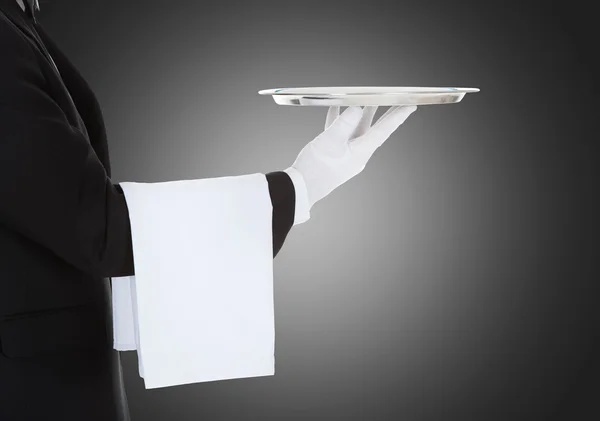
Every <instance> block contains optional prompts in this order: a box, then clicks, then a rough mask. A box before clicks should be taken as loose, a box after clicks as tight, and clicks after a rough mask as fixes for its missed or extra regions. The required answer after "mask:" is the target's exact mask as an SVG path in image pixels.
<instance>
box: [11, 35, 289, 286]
mask: <svg viewBox="0 0 600 421" xmlns="http://www.w3.org/2000/svg"><path fill="white" fill-rule="evenodd" d="M0 57H2V66H0V128H1V131H2V135H1V137H0V198H1V201H0V223H2V224H4V225H6V226H7V227H10V228H11V229H14V230H15V231H17V232H19V233H21V234H23V235H24V236H26V237H28V238H29V239H31V240H33V241H35V242H36V243H38V244H40V245H42V246H44V247H46V248H47V249H49V250H51V251H52V252H53V253H54V254H56V255H57V256H59V257H61V258H62V259H64V260H65V261H67V262H69V263H70V264H72V265H73V266H75V267H77V268H78V269H80V270H82V271H84V272H87V273H90V274H92V275H94V276H96V277H117V276H128V275H133V274H134V270H133V269H134V268H133V258H132V246H131V245H132V242H131V228H130V224H129V214H128V210H127V203H126V201H125V196H124V195H123V192H122V190H121V188H120V186H119V185H118V184H113V183H112V181H111V180H110V178H109V177H108V176H107V174H106V171H105V169H104V167H103V165H102V164H101V162H100V161H99V159H98V157H97V156H96V154H95V152H94V149H93V148H92V146H91V145H90V143H89V140H88V139H87V137H86V136H85V135H84V134H83V133H81V132H80V131H79V130H78V129H77V128H75V127H73V126H71V125H70V124H69V122H68V120H67V118H66V116H65V115H64V113H63V112H62V110H61V108H60V107H59V106H58V105H57V104H56V103H55V102H54V100H53V99H52V97H50V96H49V95H48V94H47V93H46V91H45V90H44V85H45V80H44V76H43V74H42V73H41V70H40V69H39V67H38V65H37V62H36V60H37V59H36V56H35V53H34V51H33V50H32V49H31V47H30V46H29V45H28V44H27V42H26V41H25V40H24V39H22V38H21V37H20V36H19V35H18V34H17V33H15V32H14V31H13V30H12V29H11V28H9V27H8V26H7V25H0ZM267 180H269V191H270V193H271V197H272V200H274V202H273V208H274V212H273V227H274V231H273V236H274V241H273V246H274V255H276V254H277V252H278V251H279V249H280V248H281V246H282V244H283V241H284V239H285V236H286V235H287V232H288V231H289V228H291V226H292V224H291V222H290V221H291V220H293V213H290V210H293V209H294V206H293V201H294V198H293V196H294V194H293V188H292V189H291V188H290V187H291V183H290V181H289V179H287V180H286V178H284V174H282V173H280V172H276V173H270V174H268V175H267Z"/></svg>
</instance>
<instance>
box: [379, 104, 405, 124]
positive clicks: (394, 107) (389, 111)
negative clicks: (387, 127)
mask: <svg viewBox="0 0 600 421" xmlns="http://www.w3.org/2000/svg"><path fill="white" fill-rule="evenodd" d="M398 108H400V107H399V106H398V105H394V106H391V107H390V108H388V109H387V111H386V112H385V113H383V114H382V115H381V117H379V119H378V120H377V122H376V123H375V124H374V125H373V126H375V125H377V124H379V123H380V122H381V121H383V120H385V118H386V117H387V116H389V115H390V113H392V112H394V110H397V109H398Z"/></svg>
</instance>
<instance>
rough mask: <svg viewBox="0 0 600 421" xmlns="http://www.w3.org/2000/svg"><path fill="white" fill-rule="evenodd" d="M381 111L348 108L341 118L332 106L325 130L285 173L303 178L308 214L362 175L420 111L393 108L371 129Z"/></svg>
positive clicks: (307, 146)
mask: <svg viewBox="0 0 600 421" xmlns="http://www.w3.org/2000/svg"><path fill="white" fill-rule="evenodd" d="M377 108H378V107H377V106H367V107H364V110H363V109H362V108H360V107H348V108H347V109H346V110H345V111H344V112H343V113H342V114H341V115H339V113H340V107H338V106H335V107H330V108H329V110H328V112H327V118H326V121H325V131H324V132H322V133H321V134H320V135H318V136H317V137H316V138H315V139H314V140H312V141H311V142H310V143H308V144H307V145H306V146H305V147H304V148H303V149H302V150H301V151H300V154H299V155H298V157H297V158H296V161H295V162H294V163H293V164H292V166H291V167H290V168H288V169H286V170H285V171H286V172H287V173H288V174H289V175H290V176H292V175H293V176H295V177H296V179H298V175H301V178H302V180H300V181H302V182H303V183H304V185H305V187H306V196H307V205H308V208H307V211H309V210H310V208H312V206H313V205H314V204H315V203H316V202H317V201H319V200H321V199H322V198H324V197H325V196H327V195H328V194H329V193H331V192H332V191H333V190H334V189H336V188H337V187H339V186H340V185H342V184H344V183H345V182H346V181H348V180H349V179H351V178H352V177H354V176H355V175H357V174H358V173H360V172H361V171H362V170H363V169H364V168H365V166H366V164H367V162H368V161H369V159H370V158H371V156H372V155H373V153H374V152H375V150H376V149H377V148H379V147H380V146H381V145H382V144H383V142H385V141H386V140H387V139H388V138H389V137H390V136H391V135H392V133H394V131H395V130H396V129H397V128H398V127H399V126H400V125H401V124H402V123H404V121H405V120H406V119H407V118H408V116H409V115H411V114H412V113H413V112H414V111H415V110H416V109H417V107H416V106H402V107H400V106H395V107H390V109H389V110H387V111H386V112H385V114H383V115H382V116H381V117H380V118H379V120H377V122H376V123H375V124H374V125H373V126H372V127H371V122H372V121H373V117H374V116H375V112H376V111H377ZM292 178H293V177H292ZM295 184H296V183H295ZM298 184H301V183H298ZM304 219H306V218H304Z"/></svg>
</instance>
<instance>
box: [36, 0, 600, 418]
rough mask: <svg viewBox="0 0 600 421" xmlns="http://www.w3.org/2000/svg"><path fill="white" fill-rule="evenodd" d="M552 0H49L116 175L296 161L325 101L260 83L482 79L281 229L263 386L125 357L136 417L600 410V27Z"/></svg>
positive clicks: (205, 173) (174, 174) (576, 8)
mask: <svg viewBox="0 0 600 421" xmlns="http://www.w3.org/2000/svg"><path fill="white" fill-rule="evenodd" d="M549 3H550V2H547V3H539V4H534V3H523V2H508V1H501V2H500V1H497V2H483V1H479V2H460V3H458V2H451V1H410V2H401V1H394V2H383V1H362V2H353V1H335V2H325V1H320V2H308V1H295V2H286V1H278V2H262V1H245V2H241V1H240V2H226V1H219V2H199V1H194V0H180V1H177V2H174V1H172V0H161V1H158V0H152V1H130V2H125V1H123V0H118V1H117V0H110V1H109V0H85V1H83V0H42V1H41V11H40V12H39V14H38V16H39V20H40V22H41V23H42V25H43V26H44V27H45V28H46V30H47V32H48V33H49V34H50V35H51V36H52V37H53V39H55V40H56V42H57V43H58V45H59V46H61V48H62V49H63V50H64V51H65V53H66V54H67V56H68V57H69V58H70V59H71V60H72V61H73V62H74V64H75V65H76V66H77V67H78V68H79V70H80V71H81V73H82V74H83V75H84V77H86V79H87V80H88V82H89V83H90V85H91V86H92V88H93V89H94V91H95V92H96V94H97V96H98V99H99V101H100V103H101V105H102V109H103V112H104V116H105V121H106V125H107V130H108V134H109V146H110V154H111V161H112V167H113V180H114V181H115V182H120V181H137V182H159V181H168V180H177V179H191V178H205V177H218V176H226V175H238V174H249V173H256V172H263V173H264V172H268V171H274V170H281V169H284V168H287V167H288V166H289V165H291V164H292V162H293V161H294V159H295V157H296V155H297V154H298V152H299V151H300V149H301V148H302V147H304V145H305V144H306V143H308V142H309V141H310V140H312V139H313V138H314V137H315V136H316V135H318V134H319V133H320V132H321V130H322V129H323V124H324V121H325V114H326V109H325V108H320V107H306V108H305V107H283V106H277V105H276V104H275V103H274V102H273V101H272V99H271V98H268V97H262V96H259V95H257V93H256V92H257V91H258V90H260V89H266V88H274V87H293V86H329V85H338V86H343V85H379V86H382V85H383V86H385V85H392V86H393V85H400V86H459V87H478V88H480V89H481V92H480V93H477V94H469V95H467V96H466V97H465V98H464V100H463V102H461V103H460V104H453V105H447V106H428V107H420V109H419V110H417V112H416V113H415V114H413V115H412V116H411V117H410V118H409V119H408V120H407V122H406V123H405V124H404V125H403V126H402V127H401V128H400V129H399V130H398V131H397V132H396V133H395V134H394V135H393V136H392V137H391V138H390V139H389V140H388V141H387V142H386V143H385V144H384V145H383V146H382V148H381V149H379V150H378V151H377V152H376V153H375V154H374V155H373V157H372V159H371V161H370V162H369V164H368V165H367V167H366V169H365V170H364V171H363V172H362V173H361V174H360V175H358V176H357V177H356V178H354V179H352V180H351V181H349V182H348V183H346V184H344V185H343V186H341V187H340V188H339V189H337V190H336V191H335V192H333V193H332V194H331V195H330V196H328V197H327V198H325V199H324V200H323V201H321V202H319V203H318V204H317V205H316V206H315V207H314V208H313V211H312V217H311V219H310V220H309V221H308V222H306V223H305V224H302V225H299V226H296V227H294V228H293V229H292V231H291V232H290V234H289V237H288V239H287V241H286V244H285V245H284V247H283V249H282V251H281V253H280V254H279V255H278V257H277V258H276V260H275V263H274V264H275V297H276V301H275V308H276V374H275V376H268V377H259V378H249V379H237V380H226V381H218V382H208V383H200V384H194V385H185V386H177V387H173V388H164V389H154V390H145V389H144V387H143V382H142V379H140V378H139V376H138V371H137V359H136V355H135V353H133V352H126V353H122V361H123V365H124V369H125V374H126V386H127V393H128V397H129V405H130V410H131V415H132V419H133V420H134V421H136V420H163V419H165V420H166V419H168V420H172V421H177V420H232V421H237V420H305V419H310V420H367V419H368V420H371V419H373V420H410V421H413V420H415V421H421V420H423V421H430V420H461V421H468V420H490V421H491V420H502V421H505V420H529V421H530V420H538V419H539V420H583V419H585V420H592V419H600V368H599V359H600V346H599V339H598V335H599V333H600V329H599V326H600V324H599V309H598V305H597V302H598V298H599V294H598V292H599V291H598V287H597V279H595V278H594V276H597V262H596V261H595V257H596V254H597V249H598V247H597V245H596V239H597V238H598V237H597V234H596V233H597V231H596V229H597V222H596V219H597V215H598V209H597V208H596V207H595V203H594V202H593V201H592V194H593V193H594V194H595V193H596V191H597V179H598V177H597V173H596V169H595V167H596V162H597V157H596V156H595V155H594V151H593V149H594V148H593V146H594V144H595V143H596V142H597V140H598V134H597V130H598V124H597V122H598V120H599V119H598V116H597V114H598V110H597V106H596V104H597V101H596V100H595V95H598V92H597V89H598V84H597V80H596V79H595V77H596V76H597V71H598V68H597V67H594V66H595V61H596V57H597V52H598V48H597V45H595V43H594V38H593V36H594V35H595V26H594V25H595V22H594V20H593V16H594V15H593V14H592V12H591V10H592V9H591V7H584V3H581V4H580V3H578V2H572V1H570V2H560V3H561V7H560V8H559V7H558V6H552V5H550V4H549ZM383 111H384V110H383V109H382V110H380V111H379V112H378V115H380V114H381V113H382V112H383ZM165 317H169V315H168V314H165ZM198 334H201V332H198Z"/></svg>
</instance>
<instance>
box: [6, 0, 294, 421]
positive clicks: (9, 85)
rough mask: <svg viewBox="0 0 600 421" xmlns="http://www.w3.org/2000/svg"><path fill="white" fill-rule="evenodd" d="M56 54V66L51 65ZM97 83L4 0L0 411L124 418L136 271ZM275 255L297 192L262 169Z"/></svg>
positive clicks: (14, 416) (16, 415)
mask: <svg viewBox="0 0 600 421" xmlns="http://www.w3.org/2000/svg"><path fill="white" fill-rule="evenodd" d="M50 57H52V58H53V59H54V62H55V63H56V65H57V67H58V69H59V70H60V74H59V73H58V72H57V71H56V70H55V68H54V66H53V64H52V61H51V59H50ZM110 177H111V168H110V159H109V151H108V145H107V139H106V131H105V127H104V122H103V118H102V113H101V110H100V106H99V104H98V102H97V100H96V97H95V95H94V94H93V92H92V90H91V88H90V86H88V84H87V83H86V81H85V80H84V79H83V77H82V76H81V75H80V74H79V72H78V71H77V70H76V68H75V67H74V66H73V64H72V63H71V62H70V61H69V60H68V59H67V57H66V56H65V55H64V54H63V53H62V52H61V50H60V49H59V47H58V46H57V45H56V44H55V43H54V42H53V40H52V39H51V38H50V37H49V35H48V34H47V33H46V32H45V31H44V28H43V27H42V25H41V24H40V22H37V23H35V22H34V21H33V19H32V16H31V15H29V14H28V13H26V12H24V11H23V10H22V9H21V8H20V7H19V5H18V4H17V2H16V1H15V0H0V420H1V421H4V420H11V421H20V420H32V419H61V420H84V419H85V420H88V421H94V420H103V421H112V420H127V419H129V415H128V410H127V401H126V398H125V392H124V387H123V383H122V374H121V366H120V363H119V357H118V355H119V354H118V352H117V351H114V350H113V349H112V318H111V316H112V309H111V289H110V288H111V284H110V282H111V277H119V276H127V275H134V274H135V268H134V264H133V255H132V243H131V231H130V224H129V214H128V210H127V203H126V201H125V196H124V195H123V191H122V189H121V188H120V186H119V185H118V183H113V182H112V181H111V179H110ZM265 177H266V179H267V181H268V186H269V193H270V195H271V201H272V204H273V256H274V257H275V256H276V255H277V253H278V252H279V250H280V249H281V247H282V245H283V242H284V241H285V238H286V236H287V234H288V232H289V230H290V229H291V227H292V225H293V220H294V210H295V192H294V187H293V183H292V181H291V179H290V178H289V176H288V175H287V174H286V173H284V172H281V171H277V172H273V173H268V174H266V175H265Z"/></svg>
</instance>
